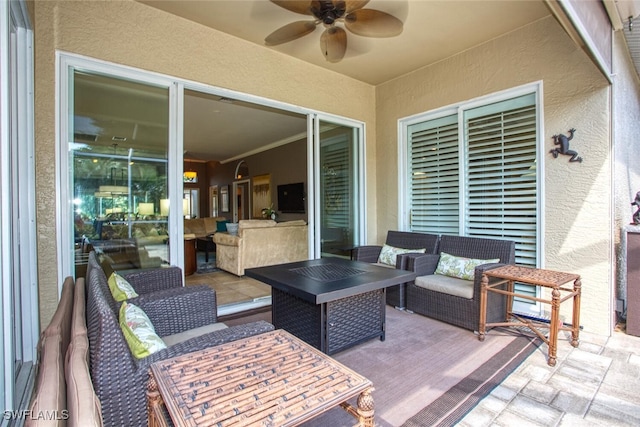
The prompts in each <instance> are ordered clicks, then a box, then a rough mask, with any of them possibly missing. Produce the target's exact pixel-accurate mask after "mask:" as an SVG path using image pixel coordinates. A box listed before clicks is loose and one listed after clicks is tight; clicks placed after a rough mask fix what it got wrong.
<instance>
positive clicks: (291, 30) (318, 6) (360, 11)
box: [264, 0, 403, 62]
mask: <svg viewBox="0 0 640 427" xmlns="http://www.w3.org/2000/svg"><path fill="white" fill-rule="evenodd" d="M271 2H272V3H274V4H276V5H278V6H280V7H282V8H284V9H287V10H289V11H291V12H295V13H300V14H302V15H311V16H312V17H313V19H312V20H306V21H295V22H292V23H290V24H287V25H285V26H283V27H280V28H279V29H277V30H275V31H274V32H273V33H271V34H269V35H268V36H267V37H266V38H265V39H264V42H265V44H266V45H267V46H275V45H279V44H282V43H287V42H290V41H292V40H295V39H298V38H300V37H303V36H305V35H307V34H309V33H312V32H313V31H314V30H315V29H316V26H317V25H318V24H320V23H322V25H323V26H324V27H325V30H324V32H323V33H322V36H320V49H321V50H322V54H323V55H324V57H325V59H326V60H327V61H329V62H339V61H340V60H341V59H342V58H343V57H344V54H345V53H346V51H347V32H346V31H345V29H344V28H342V27H341V26H338V25H336V24H337V23H342V24H343V25H344V27H345V28H346V29H347V30H349V31H350V32H352V33H353V34H357V35H359V36H365V37H393V36H397V35H398V34H400V33H402V26H403V24H402V21H401V20H399V19H398V18H396V17H395V16H393V15H390V14H388V13H386V12H382V11H380V10H375V9H364V6H366V5H367V3H369V0H313V1H296V0H271Z"/></svg>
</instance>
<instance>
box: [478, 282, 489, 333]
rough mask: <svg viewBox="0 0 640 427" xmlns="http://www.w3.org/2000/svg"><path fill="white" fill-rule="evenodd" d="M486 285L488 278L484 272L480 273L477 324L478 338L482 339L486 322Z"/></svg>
mask: <svg viewBox="0 0 640 427" xmlns="http://www.w3.org/2000/svg"><path fill="white" fill-rule="evenodd" d="M487 285H489V278H488V277H487V275H486V274H483V275H482V280H481V281H480V324H479V325H478V339H479V340H480V341H484V334H485V332H486V331H485V330H486V324H487Z"/></svg>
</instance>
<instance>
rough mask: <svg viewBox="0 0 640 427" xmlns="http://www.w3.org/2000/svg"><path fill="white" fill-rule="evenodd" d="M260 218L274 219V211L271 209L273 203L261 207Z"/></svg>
mask: <svg viewBox="0 0 640 427" xmlns="http://www.w3.org/2000/svg"><path fill="white" fill-rule="evenodd" d="M262 218H265V219H269V218H271V219H276V211H275V210H274V209H273V203H271V206H269V207H268V208H262Z"/></svg>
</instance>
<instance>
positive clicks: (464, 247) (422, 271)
mask: <svg viewBox="0 0 640 427" xmlns="http://www.w3.org/2000/svg"><path fill="white" fill-rule="evenodd" d="M441 252H446V253H448V254H450V255H455V256H460V257H467V258H476V259H494V258H498V259H499V260H500V262H499V263H491V264H483V265H480V266H478V267H476V269H475V277H474V281H473V297H472V298H471V299H467V298H463V297H460V296H455V295H449V294H446V293H443V292H437V291H433V290H430V289H425V288H423V287H420V286H416V284H415V283H414V282H412V283H409V284H408V285H407V295H406V297H407V310H408V311H412V312H415V313H418V314H422V315H425V316H429V317H432V318H434V319H437V320H441V321H443V322H447V323H450V324H452V325H456V326H460V327H462V328H465V329H469V330H472V331H477V330H478V327H479V322H480V282H481V280H482V273H483V272H484V271H486V270H489V269H492V268H496V267H499V266H501V265H504V264H513V263H514V262H515V243H514V242H512V241H509V240H495V239H484V238H474V237H463V236H446V235H443V236H441V237H440V243H439V245H438V254H435V255H415V254H409V255H408V256H406V257H405V258H406V260H405V262H406V263H407V270H411V271H415V272H416V273H418V276H424V275H431V274H434V272H435V270H436V267H437V265H438V261H439V258H440V255H439V254H440V253H441ZM488 294H489V295H488V300H487V322H503V321H504V320H505V305H506V297H505V296H504V295H501V294H498V293H495V292H489V293H488Z"/></svg>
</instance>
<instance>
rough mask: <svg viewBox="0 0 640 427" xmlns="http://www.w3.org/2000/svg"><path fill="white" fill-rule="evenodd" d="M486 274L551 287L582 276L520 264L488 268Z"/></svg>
mask: <svg viewBox="0 0 640 427" xmlns="http://www.w3.org/2000/svg"><path fill="white" fill-rule="evenodd" d="M485 274H486V275H487V276H489V277H496V278H499V279H507V280H515V281H519V282H524V283H529V284H533V285H540V286H546V287H550V288H554V287H558V286H561V285H563V284H565V283H568V282H573V281H575V280H576V279H579V278H580V275H578V274H573V273H563V272H561V271H554V270H543V269H541V268H532V267H523V266H520V265H505V266H502V267H498V268H493V269H491V270H487V271H486V272H485Z"/></svg>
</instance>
